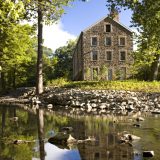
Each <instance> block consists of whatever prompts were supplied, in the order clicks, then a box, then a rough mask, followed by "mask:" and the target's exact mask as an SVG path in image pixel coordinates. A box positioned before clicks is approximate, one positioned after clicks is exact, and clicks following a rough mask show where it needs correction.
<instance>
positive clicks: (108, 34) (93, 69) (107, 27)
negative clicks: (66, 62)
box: [73, 12, 133, 80]
mask: <svg viewBox="0 0 160 160" xmlns="http://www.w3.org/2000/svg"><path fill="white" fill-rule="evenodd" d="M112 13H113V12H112ZM112 13H111V14H110V15H109V16H107V17H105V18H103V19H101V20H99V21H98V22H96V23H95V24H93V25H91V26H90V27H88V28H87V29H85V30H84V31H82V32H81V34H80V36H79V38H78V41H77V45H76V47H75V50H74V53H73V80H115V79H121V80H123V79H126V78H128V77H129V76H130V66H131V64H132V63H133V57H132V51H133V41H132V31H131V30H130V29H129V28H127V27H126V26H124V25H123V24H121V23H120V22H119V15H118V13H117V12H114V14H112ZM115 13H116V14H115ZM113 15H114V16H113Z"/></svg>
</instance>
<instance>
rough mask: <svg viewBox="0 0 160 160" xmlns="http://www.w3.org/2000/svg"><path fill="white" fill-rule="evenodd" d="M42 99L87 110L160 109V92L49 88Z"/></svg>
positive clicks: (44, 101)
mask: <svg viewBox="0 0 160 160" xmlns="http://www.w3.org/2000/svg"><path fill="white" fill-rule="evenodd" d="M40 99H41V100H42V102H43V103H48V104H53V106H55V105H59V106H63V107H65V108H68V107H71V108H78V109H80V110H82V111H87V112H96V111H99V112H101V113H103V112H104V113H106V112H108V111H146V112H149V111H150V112H157V113H158V112H159V111H160V93H142V92H131V91H117V90H80V89H64V88H63V89H62V88H52V89H49V88H47V89H46V92H45V93H44V94H43V95H42V96H41V97H40Z"/></svg>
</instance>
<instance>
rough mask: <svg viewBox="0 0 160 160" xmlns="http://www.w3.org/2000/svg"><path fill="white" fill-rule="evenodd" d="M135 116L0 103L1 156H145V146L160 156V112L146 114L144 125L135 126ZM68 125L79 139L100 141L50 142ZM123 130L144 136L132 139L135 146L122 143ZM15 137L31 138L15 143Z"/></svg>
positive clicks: (75, 159)
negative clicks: (86, 113)
mask: <svg viewBox="0 0 160 160" xmlns="http://www.w3.org/2000/svg"><path fill="white" fill-rule="evenodd" d="M135 116H136V115H135V114H127V115H126V116H116V117H113V116H111V115H109V116H106V115H101V116H96V115H85V116H84V115H83V116H82V115H81V116H79V115H76V114H70V113H65V112H64V113H61V114H60V112H58V111H56V112H49V111H48V110H42V109H41V110H35V109H29V108H27V107H25V106H24V107H15V106H0V126H1V129H0V160H142V159H143V158H142V156H141V153H142V151H144V150H153V151H154V152H155V156H154V157H153V158H151V159H152V160H159V159H160V116H159V115H152V114H145V115H143V117H144V118H145V120H144V121H143V122H140V124H141V126H140V128H136V127H134V126H133V124H134V123H137V122H135V121H133V120H134V118H133V117H135ZM13 117H18V120H17V119H13ZM65 126H71V127H73V129H74V130H73V132H72V136H73V137H74V138H76V139H80V140H84V139H86V138H88V137H89V136H92V137H95V138H96V141H94V142H91V143H82V144H77V145H69V146H67V145H66V146H57V145H53V144H50V143H48V142H47V139H48V138H49V137H51V136H53V135H55V134H56V133H58V132H59V131H60V129H61V128H62V127H65ZM123 131H127V132H129V133H130V134H134V135H136V136H139V137H141V139H140V140H139V141H134V142H132V146H130V145H129V144H120V143H119V140H118V137H119V135H120V134H121V133H122V132H123ZM44 139H45V140H44ZM14 140H24V141H28V142H27V143H22V144H18V145H15V144H13V141H14ZM134 153H139V154H138V155H136V154H134Z"/></svg>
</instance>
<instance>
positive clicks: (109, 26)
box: [105, 24, 111, 32]
mask: <svg viewBox="0 0 160 160" xmlns="http://www.w3.org/2000/svg"><path fill="white" fill-rule="evenodd" d="M105 31H106V32H111V25H110V24H106V25H105Z"/></svg>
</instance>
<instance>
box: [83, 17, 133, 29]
mask: <svg viewBox="0 0 160 160" xmlns="http://www.w3.org/2000/svg"><path fill="white" fill-rule="evenodd" d="M106 18H109V19H110V20H112V21H114V22H116V23H118V24H119V25H121V26H122V27H123V28H125V29H126V30H128V31H129V32H133V31H132V30H131V29H130V28H128V27H126V26H125V25H123V24H122V23H120V22H119V21H116V20H115V19H113V18H112V17H110V16H105V17H103V18H101V19H100V20H98V21H97V22H95V23H93V24H92V25H90V26H89V27H87V28H86V29H84V30H83V31H82V32H86V31H87V30H89V29H90V28H91V27H93V26H95V25H96V24H98V23H100V22H101V21H103V20H105V19H106Z"/></svg>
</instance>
